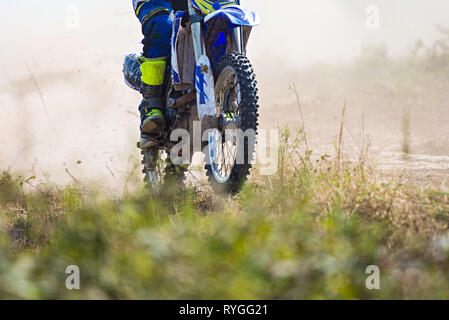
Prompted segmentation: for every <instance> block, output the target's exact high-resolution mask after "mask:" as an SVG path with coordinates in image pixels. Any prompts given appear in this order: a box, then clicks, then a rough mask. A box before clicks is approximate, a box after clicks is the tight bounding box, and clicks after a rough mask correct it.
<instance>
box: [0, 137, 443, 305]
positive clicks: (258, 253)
mask: <svg viewBox="0 0 449 320" xmlns="http://www.w3.org/2000/svg"><path fill="white" fill-rule="evenodd" d="M291 135H292V134H291V132H290V130H286V131H285V132H284V134H283V141H282V142H283V143H282V148H281V149H282V150H281V152H280V154H281V156H280V166H281V168H282V170H280V172H279V173H278V174H277V175H276V176H272V177H257V178H256V179H254V181H253V182H251V183H248V184H247V185H246V187H245V188H244V190H243V191H242V192H241V193H240V194H239V195H238V196H236V197H233V198H225V199H223V198H220V197H217V196H213V195H212V194H208V193H207V192H205V191H204V192H200V191H198V190H195V189H193V188H189V189H188V190H186V191H185V194H183V196H182V197H177V198H176V199H167V198H165V199H164V198H162V199H161V198H159V197H154V198H153V197H150V196H149V195H148V194H147V193H146V192H144V191H142V192H140V193H136V194H133V195H129V196H126V197H124V198H123V199H120V200H101V198H102V197H101V195H98V194H93V193H92V194H90V193H89V194H83V193H82V192H80V191H79V190H77V189H76V188H74V187H66V188H65V189H64V190H59V191H55V190H42V189H41V190H34V191H28V192H24V191H23V185H24V184H26V183H27V182H26V181H24V180H23V179H21V178H18V177H13V176H11V175H10V174H8V173H3V175H2V176H1V180H0V216H1V218H2V222H1V230H2V231H1V237H0V239H1V240H0V297H1V298H27V299H28V298H39V299H40V298H57V299H62V298H68V299H79V298H99V299H111V298H120V299H131V298H137V299H143V298H145V299H166V298H175V299H178V298H184V299H205V298H211V299H219V298H220V299H322V298H330V299H354V298H356V299H359V298H360V299H365V298H366V299H378V298H397V299H399V298H449V280H448V279H447V277H446V274H447V273H448V271H449V270H448V269H449V264H448V263H447V259H448V258H449V245H448V234H447V233H446V230H447V226H448V223H449V194H448V193H444V192H439V191H433V190H427V189H420V188H418V187H415V186H410V185H408V186H407V185H401V184H398V183H394V182H383V181H381V180H380V179H381V178H380V176H379V175H378V174H377V172H375V170H374V169H370V168H365V167H363V166H361V165H357V166H354V167H349V165H347V164H346V165H345V164H336V163H335V161H333V160H330V159H329V158H328V157H323V158H322V159H321V160H319V161H317V162H315V161H312V160H311V159H309V158H308V156H306V157H305V158H302V157H301V155H300V154H299V153H298V152H297V150H298V146H299V144H300V143H302V142H303V140H302V138H299V139H293V138H292V137H291ZM300 136H301V137H302V136H303V135H302V134H300ZM298 161H299V162H300V163H302V165H301V166H299V167H298V166H295V163H298ZM337 168H338V169H337ZM281 172H282V173H281ZM69 265H77V266H79V268H80V271H81V290H78V291H69V290H67V289H66V287H65V280H66V277H67V274H65V270H66V267H67V266H69ZM369 265H377V266H379V268H380V271H381V290H378V291H376V290H375V291H370V290H367V289H366V286H365V280H366V278H367V276H368V275H367V274H365V270H366V268H367V267H368V266H369Z"/></svg>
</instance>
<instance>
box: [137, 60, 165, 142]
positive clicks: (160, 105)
mask: <svg viewBox="0 0 449 320" xmlns="http://www.w3.org/2000/svg"><path fill="white" fill-rule="evenodd" d="M139 64H140V70H141V72H142V86H141V89H140V92H141V94H142V96H143V100H142V103H141V104H140V106H139V111H140V120H141V125H140V130H141V133H142V135H158V134H160V133H161V132H162V131H163V130H164V129H165V126H166V123H165V119H164V113H163V109H164V99H163V95H164V85H163V84H164V78H165V68H166V61H165V58H157V59H148V58H145V57H139Z"/></svg>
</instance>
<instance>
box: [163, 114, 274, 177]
mask: <svg viewBox="0 0 449 320" xmlns="http://www.w3.org/2000/svg"><path fill="white" fill-rule="evenodd" d="M192 131H193V134H190V132H189V131H187V130H185V129H176V130H173V132H172V133H171V135H170V141H171V142H177V143H176V145H175V146H174V147H173V148H171V151H170V161H171V162H172V163H173V164H174V165H181V164H184V165H191V164H192V163H191V159H192V152H193V153H195V152H202V153H203V154H205V155H209V156H206V158H205V161H206V164H212V162H213V164H217V163H218V162H219V163H220V164H223V165H228V166H232V165H244V164H251V165H254V164H258V167H259V174H260V175H274V174H275V173H276V172H277V170H278V167H279V165H278V162H279V159H278V153H279V143H280V134H279V130H278V129H270V130H265V129H260V130H258V132H256V131H255V130H253V129H249V130H246V131H243V130H241V129H226V130H224V132H221V131H218V130H216V129H210V130H206V131H205V132H203V133H201V123H200V122H199V121H195V122H194V124H193V130H192ZM253 155H254V156H253Z"/></svg>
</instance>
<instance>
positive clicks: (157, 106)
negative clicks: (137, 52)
mask: <svg viewBox="0 0 449 320" xmlns="http://www.w3.org/2000/svg"><path fill="white" fill-rule="evenodd" d="M133 6H134V11H135V13H136V16H137V18H138V19H139V21H140V23H141V24H142V33H143V35H144V39H143V41H142V43H143V53H142V56H140V57H139V59H138V61H139V64H140V70H141V73H142V79H141V80H142V86H141V90H140V92H141V94H142V96H143V100H142V103H141V104H140V106H139V111H140V119H141V126H140V129H141V131H142V134H151V135H153V134H159V133H160V132H161V131H163V130H164V129H165V119H164V114H163V112H162V111H163V108H164V105H163V91H164V90H163V89H164V88H163V83H164V78H165V71H166V69H167V61H168V60H169V57H170V53H171V47H170V39H171V34H172V20H171V18H170V13H171V12H172V10H175V11H178V10H182V11H185V10H187V0H146V1H142V0H133Z"/></svg>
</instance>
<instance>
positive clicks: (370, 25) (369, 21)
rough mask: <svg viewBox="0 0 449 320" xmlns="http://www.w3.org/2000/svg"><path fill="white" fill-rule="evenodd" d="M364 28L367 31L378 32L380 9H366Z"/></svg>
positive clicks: (370, 6) (371, 6)
mask: <svg viewBox="0 0 449 320" xmlns="http://www.w3.org/2000/svg"><path fill="white" fill-rule="evenodd" d="M365 27H366V29H368V30H380V8H379V6H376V5H369V6H367V7H366V20H365Z"/></svg>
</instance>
